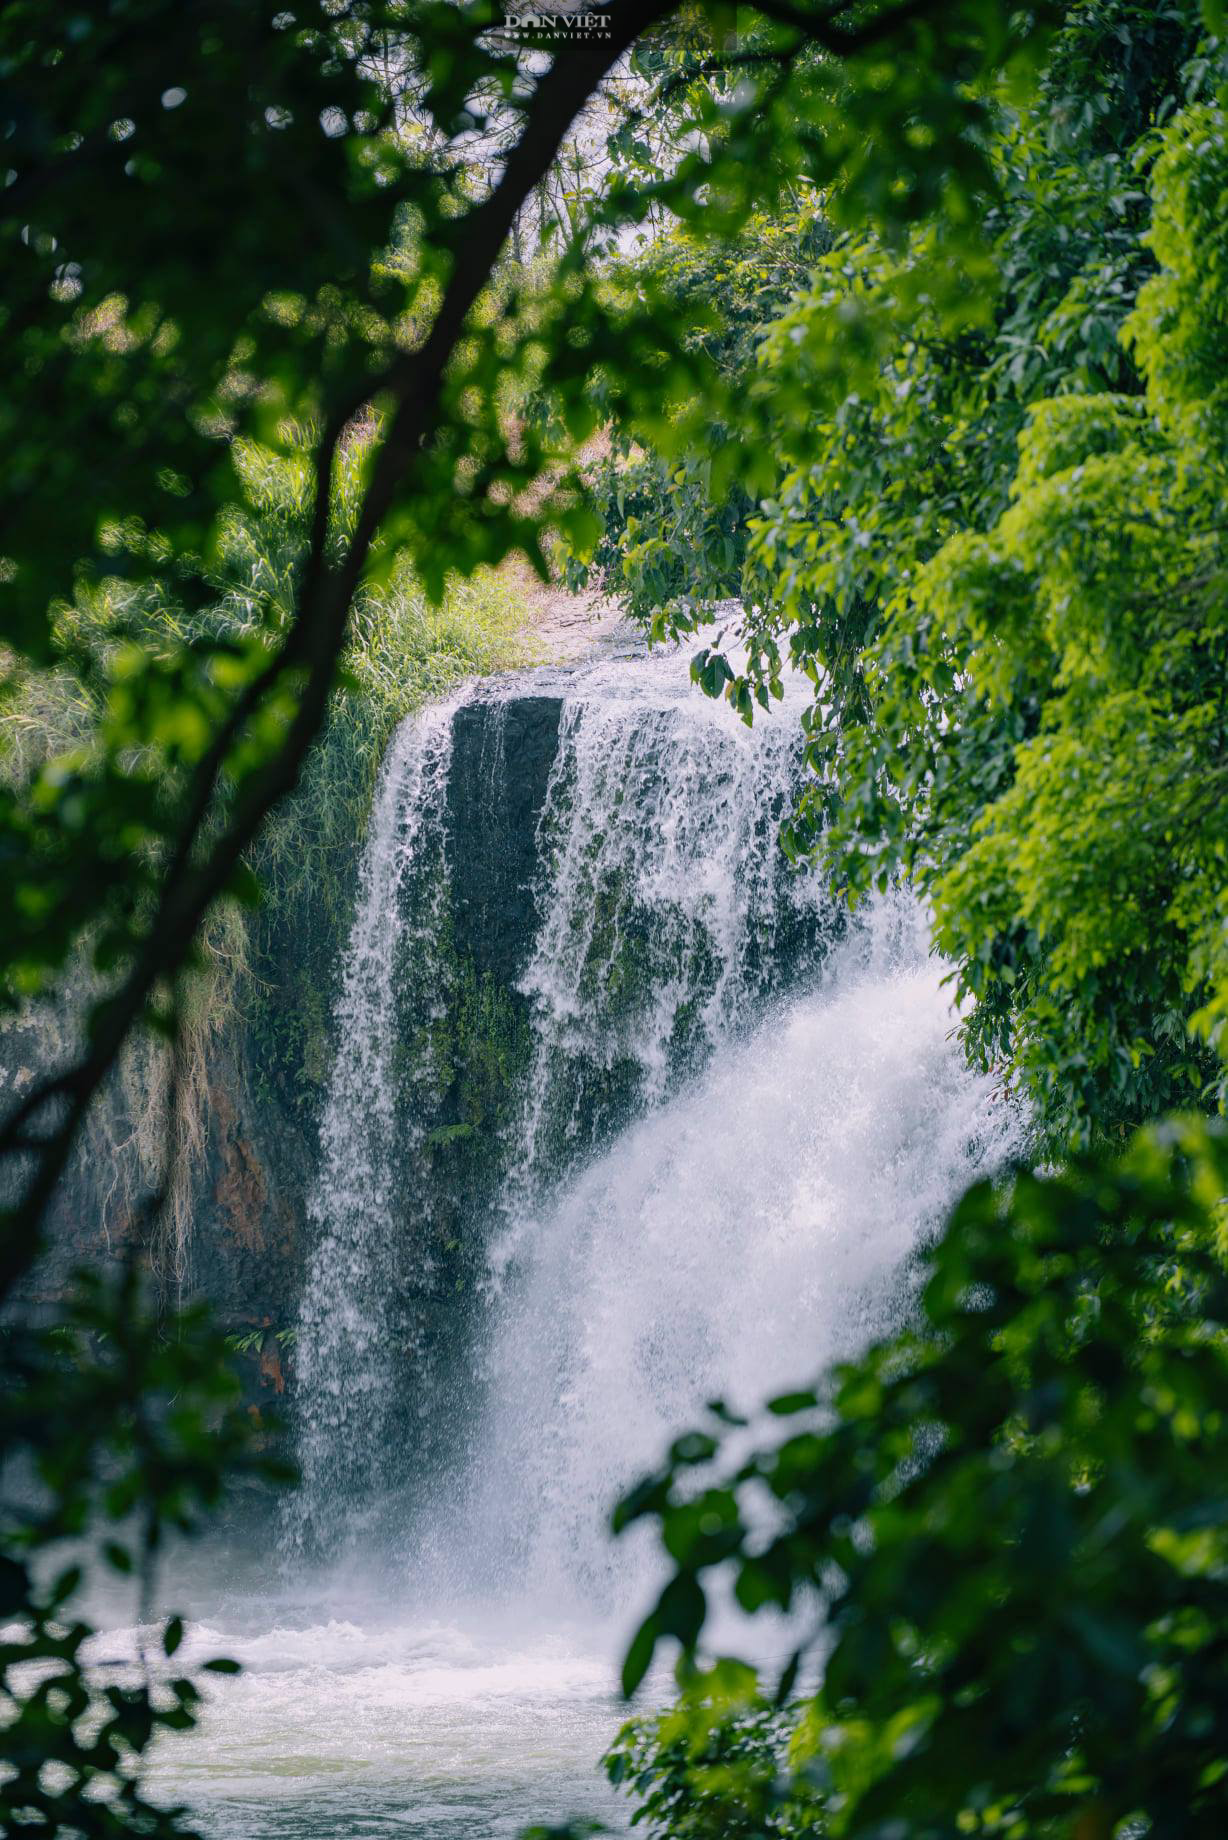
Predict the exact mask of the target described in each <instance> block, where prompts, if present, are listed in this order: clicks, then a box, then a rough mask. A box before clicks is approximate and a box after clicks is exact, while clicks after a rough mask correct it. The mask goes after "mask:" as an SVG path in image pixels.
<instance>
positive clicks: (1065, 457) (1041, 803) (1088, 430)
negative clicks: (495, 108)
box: [606, 0, 1225, 1154]
mask: <svg viewBox="0 0 1228 1840" xmlns="http://www.w3.org/2000/svg"><path fill="white" fill-rule="evenodd" d="M1199 24H1200V15H1199V10H1198V8H1197V7H1195V6H1194V5H1192V4H1189V5H1180V4H1173V5H1162V6H1156V5H1151V4H1141V3H1140V0H1084V3H1082V4H1080V5H1078V6H1075V7H1072V8H1070V9H1068V14H1067V18H1066V21H1065V23H1064V25H1063V28H1062V30H1061V31H1060V32H1059V34H1058V35H1057V36H1056V38H1055V39H1054V40H1053V43H1052V46H1051V49H1050V52H1049V54H1048V56H1047V59H1046V63H1045V67H1044V70H1043V72H1042V76H1041V81H1040V84H1039V86H1038V89H1037V93H1036V95H1035V98H1034V99H1032V100H1026V99H1025V100H1024V101H1023V102H1022V103H1021V102H1020V100H1019V99H1018V98H1017V97H1012V96H1011V94H1010V93H1009V91H1008V89H1007V88H1006V87H1005V86H1003V87H1001V88H1000V89H999V91H998V94H997V98H996V100H997V111H996V115H995V117H994V125H993V131H992V135H991V138H990V141H989V146H988V151H989V157H990V162H991V165H992V169H993V184H992V186H989V187H987V188H986V190H985V191H984V193H983V194H982V196H981V198H980V199H979V200H978V201H977V202H976V204H975V205H974V206H973V207H972V208H973V214H974V217H975V219H976V223H977V225H978V228H979V230H980V231H981V240H980V242H979V243H978V242H977V241H976V240H975V239H972V240H969V239H967V238H964V239H960V238H957V237H955V236H953V234H952V231H951V227H950V225H949V223H948V222H946V221H944V220H943V219H942V218H940V217H937V216H934V217H930V218H928V219H925V220H923V221H922V222H921V223H920V224H919V226H918V227H917V228H916V229H915V230H914V231H913V232H912V233H911V234H910V235H909V236H908V237H907V238H906V239H905V240H904V241H903V242H901V240H900V238H899V237H895V238H892V237H890V236H884V235H883V234H882V233H881V231H879V230H877V229H876V228H874V227H873V226H871V227H869V228H866V227H865V226H858V227H854V228H850V229H849V230H848V231H847V232H845V233H844V234H843V235H841V236H839V237H838V239H837V240H836V241H835V243H834V245H833V246H832V248H831V249H830V251H829V252H828V253H827V254H825V255H823V256H822V257H821V258H820V260H819V261H818V263H817V268H816V273H815V277H814V280H813V282H812V283H811V284H810V285H809V286H808V287H807V288H806V289H804V290H802V291H801V292H799V293H798V294H797V295H796V296H795V298H794V299H793V300H792V301H791V302H790V304H789V306H788V308H787V310H786V311H785V312H784V313H783V314H778V316H777V317H776V319H775V320H774V322H773V323H772V324H771V325H770V326H769V327H768V329H767V330H766V332H765V334H764V336H763V337H762V338H761V340H760V341H759V350H758V362H757V364H756V365H755V366H754V367H746V366H743V369H742V385H741V390H740V403H741V416H740V420H739V423H738V426H739V428H740V430H741V432H742V436H743V439H745V440H746V441H748V442H750V443H751V444H752V447H753V450H754V451H755V452H756V453H757V454H758V455H760V456H762V455H763V454H764V453H767V454H769V455H770V456H771V458H772V461H773V463H774V465H775V469H776V472H775V479H774V480H773V482H772V484H771V485H770V486H768V487H767V488H765V489H764V490H763V492H762V494H761V503H760V506H759V509H758V511H757V513H754V514H752V515H750V516H749V517H748V518H747V519H746V520H745V527H744V528H743V529H741V530H739V529H737V528H735V529H734V531H733V532H732V533H731V535H730V536H729V537H728V539H727V540H728V541H729V543H730V544H731V547H732V549H733V551H734V553H735V554H736V553H737V551H738V550H739V549H741V548H743V547H744V550H745V562H744V564H743V567H742V581H741V593H742V612H741V614H740V616H738V617H737V618H735V619H733V620H732V621H730V620H729V618H728V615H727V613H726V611H724V610H721V609H714V608H713V607H712V605H711V601H712V599H713V598H716V597H719V596H720V595H722V594H725V593H728V592H729V590H730V588H731V587H732V586H733V581H732V577H731V574H730V571H729V568H728V567H727V566H725V567H724V568H723V569H722V565H721V559H720V558H719V556H717V555H716V554H715V553H714V545H713V544H712V543H711V542H709V543H707V545H706V547H705V544H704V542H703V541H702V540H699V541H697V537H699V536H700V535H701V533H703V531H704V530H705V519H704V516H703V515H702V514H699V513H696V512H694V511H690V510H688V511H686V512H684V513H683V514H681V515H680V511H679V507H680V505H683V504H685V503H686V501H687V496H688V494H690V493H694V492H696V491H697V490H702V487H701V486H697V484H696V480H697V477H698V473H699V468H700V466H701V464H702V463H703V462H704V460H705V459H706V454H705V451H704V450H698V451H697V452H695V453H693V454H691V455H690V456H689V458H688V459H687V461H686V462H685V463H684V464H682V465H679V464H678V463H676V462H671V467H670V472H669V476H668V478H669V483H668V484H667V485H666V486H665V487H664V488H663V489H662V491H661V492H660V494H659V495H658V499H657V501H656V502H655V503H654V504H653V505H652V506H650V507H646V506H644V505H643V504H637V506H636V513H635V521H634V523H630V522H629V521H626V520H624V521H623V523H622V525H621V527H620V528H616V529H614V530H612V532H611V533H610V534H609V535H608V536H607V539H606V544H607V553H608V552H609V550H610V548H612V547H614V546H617V548H618V549H619V550H620V551H621V556H622V565H623V568H624V571H625V572H626V574H627V576H628V578H629V580H630V582H631V584H632V588H633V592H634V591H635V590H636V584H637V583H638V581H639V579H640V576H641V575H642V574H644V575H646V574H647V573H648V571H649V570H651V571H652V579H653V580H654V582H655V583H658V584H663V583H666V582H667V581H668V571H667V569H666V568H665V566H664V565H663V563H662V561H661V549H662V546H663V545H664V546H666V547H667V548H668V547H669V545H670V544H671V542H672V541H673V533H674V532H675V531H676V532H678V533H679V537H680V539H681V540H683V541H685V542H686V543H689V544H692V545H693V546H694V549H695V554H696V563H697V566H696V568H695V570H694V572H693V575H692V583H693V585H692V587H691V588H690V590H689V591H688V593H687V594H685V595H676V596H675V598H674V599H673V600H672V601H671V602H668V603H667V604H666V606H665V607H664V608H663V609H662V610H661V611H660V612H659V613H658V614H657V616H656V621H655V625H656V630H658V631H665V630H673V631H682V632H691V631H694V630H695V629H696V628H697V627H700V626H702V625H704V624H706V623H711V622H712V621H713V620H714V619H717V620H719V621H721V622H722V623H724V624H725V626H726V634H725V635H721V634H718V635H717V639H716V643H715V644H713V645H711V646H709V647H705V648H704V649H703V650H701V651H700V653H699V654H698V655H697V657H696V660H695V665H694V671H695V675H696V677H697V679H698V681H699V682H700V683H701V684H702V686H703V688H704V689H706V690H707V691H708V692H709V693H710V694H717V695H721V694H723V695H725V696H726V697H728V698H729V700H730V701H731V702H733V703H734V705H735V706H736V707H737V708H738V709H739V710H740V711H741V713H742V714H743V715H744V717H745V718H746V719H747V720H750V719H752V717H753V713H754V710H755V707H756V704H759V705H762V706H764V707H767V706H769V705H770V702H771V699H772V697H773V696H774V695H775V694H776V692H777V690H778V687H779V678H780V672H781V669H782V667H783V665H784V663H785V662H786V661H788V662H791V663H792V664H793V665H794V666H795V667H796V668H800V669H802V670H804V671H807V672H809V673H810V674H811V675H812V676H813V677H814V678H815V681H816V685H817V689H816V703H815V708H814V710H813V712H812V715H811V718H810V720H809V724H808V728H809V744H808V754H809V759H810V763H811V766H812V768H813V770H814V781H813V783H812V785H811V787H810V789H809V791H808V793H807V795H806V797H805V798H804V800H803V804H802V808H801V810H800V812H799V813H798V815H797V822H796V824H795V825H794V827H793V828H792V831H791V833H790V835H789V838H788V841H789V844H790V846H791V847H792V848H793V849H794V850H795V851H796V852H797V853H798V854H799V855H810V856H814V857H816V858H818V859H819V860H820V861H821V862H822V863H823V864H824V865H825V867H826V868H827V869H828V871H829V872H830V873H832V874H834V876H835V877H836V879H837V881H838V882H840V883H843V884H844V885H845V886H846V887H847V888H848V890H849V892H850V895H851V897H853V898H858V897H859V896H860V895H862V894H863V893H865V892H866V891H867V890H869V889H870V888H872V887H873V886H875V885H879V886H882V885H885V883H886V882H887V881H888V880H890V879H892V878H893V877H895V876H896V875H898V874H904V875H907V876H908V877H910V878H911V879H912V880H913V881H914V883H915V884H916V885H917V886H918V887H919V888H920V889H921V890H922V892H923V893H925V894H926V895H927V896H928V897H929V898H930V900H931V901H932V903H933V905H934V908H935V910H936V915H937V919H938V937H939V941H940V943H941V944H942V946H943V948H944V949H945V950H946V951H947V952H948V953H949V954H950V955H951V956H952V957H953V958H954V959H955V961H956V964H957V965H958V967H959V977H960V984H961V987H962V990H963V991H964V993H965V994H967V995H970V996H972V997H974V998H975V999H976V1003H975V1008H974V1009H973V1010H972V1011H971V1014H970V1017H969V1020H968V1023H967V1029H966V1039H967V1042H968V1045H969V1047H970V1049H971V1051H972V1053H973V1054H974V1056H975V1057H976V1058H978V1059H979V1060H980V1061H982V1062H983V1063H985V1064H987V1065H990V1066H993V1067H998V1068H1002V1069H1004V1070H1006V1071H1007V1072H1009V1074H1010V1075H1011V1076H1012V1077H1013V1078H1014V1079H1015V1081H1016V1082H1017V1083H1018V1084H1019V1085H1020V1086H1021V1088H1022V1089H1023V1090H1024V1091H1025V1092H1026V1094H1027V1097H1028V1099H1029V1101H1030V1103H1031V1106H1032V1110H1033V1116H1034V1117H1035V1119H1036V1122H1037V1127H1038V1133H1039V1136H1040V1137H1041V1139H1042V1141H1043V1142H1044V1143H1045V1145H1046V1146H1047V1147H1048V1148H1050V1149H1051V1150H1053V1151H1054V1152H1055V1153H1058V1154H1060V1153H1061V1152H1062V1150H1063V1149H1064V1148H1065V1147H1067V1146H1068V1145H1070V1144H1071V1143H1075V1144H1080V1143H1087V1142H1089V1141H1093V1140H1095V1139H1097V1138H1103V1137H1105V1136H1112V1135H1115V1134H1119V1133H1121V1132H1123V1131H1125V1130H1127V1129H1128V1128H1129V1127H1130V1126H1131V1125H1133V1124H1135V1123H1137V1122H1139V1121H1140V1120H1142V1119H1145V1118H1148V1117H1152V1116H1155V1115H1157V1114H1158V1113H1160V1112H1162V1111H1163V1110H1164V1109H1165V1108H1166V1107H1169V1106H1173V1105H1184V1104H1189V1103H1191V1102H1197V1101H1198V1100H1199V1099H1202V1100H1203V1102H1206V1103H1209V1102H1212V1101H1213V1100H1214V1097H1215V1092H1216V1090H1217V1082H1218V1077H1219V1068H1220V1067H1221V1065H1222V1063H1221V1061H1220V1059H1219V1057H1218V1056H1217V1054H1216V1053H1215V1051H1214V1041H1213V1039H1212V1038H1213V1036H1214V1034H1215V1031H1216V1030H1217V1028H1218V1027H1219V1026H1220V1023H1221V1020H1222V1013H1223V990H1224V985H1223V975H1224V974H1223V967H1222V960H1221V958H1220V951H1221V944H1222V936H1223V934H1222V929H1223V906H1222V902H1223V873H1222V858H1221V855H1220V851H1221V848H1222V826H1221V824H1220V822H1219V818H1218V812H1219V810H1220V808H1221V803H1220V800H1219V798H1218V795H1217V788H1218V787H1219V784H1220V780H1221V777H1222V771H1223V746H1224V741H1223V729H1222V725H1221V722H1220V720H1219V713H1218V705H1219V703H1220V700H1221V699H1220V697H1219V693H1218V688H1217V686H1218V685H1219V684H1220V683H1221V682H1222V677H1223V671H1224V658H1223V652H1222V630H1221V628H1222V622H1221V620H1220V616H1219V607H1220V603H1221V601H1222V598H1223V583H1222V576H1221V570H1222V561H1221V559H1220V555H1219V547H1218V537H1217V536H1216V534H1215V533H1216V531H1217V529H1218V528H1219V525H1220V523H1221V522H1222V520H1221V518H1220V513H1219V506H1220V502H1221V499H1222V496H1223V483H1222V467H1221V461H1220V454H1219V443H1218V437H1217V436H1216V434H1215V432H1214V425H1213V424H1214V418H1215V415H1216V405H1217V403H1218V393H1219V391H1220V389H1221V388H1222V383H1221V381H1220V379H1219V376H1218V374H1217V373H1216V371H1215V362H1216V360H1217V358H1218V356H1219V340H1220V333H1219V311H1218V307H1217V305H1216V302H1215V295H1214V292H1213V285H1214V279H1215V278H1216V277H1217V276H1218V272H1219V262H1220V255H1219V252H1220V251H1221V250H1222V249H1223V247H1224V240H1225V226H1224V224H1223V222H1222V220H1221V219H1220V218H1219V217H1218V216H1217V214H1216V213H1217V209H1218V206H1217V204H1216V202H1215V201H1216V200H1217V199H1218V198H1219V196H1220V193H1219V191H1217V187H1219V186H1220V183H1221V175H1220V170H1219V159H1220V155H1219V147H1220V144H1221V141H1222V126H1221V123H1220V103H1219V101H1218V100H1216V99H1215V98H1216V97H1217V96H1218V95H1219V89H1218V88H1217V86H1221V85H1222V83H1223V54H1222V49H1221V47H1220V45H1219V43H1218V41H1215V40H1210V41H1207V43H1206V44H1205V45H1204V46H1203V47H1202V48H1201V49H1199V46H1198V34H1199ZM834 205H839V206H840V209H841V210H842V209H843V206H842V205H841V204H840V199H839V195H838V194H837V196H836V198H835V199H834V200H833V205H829V207H828V208H829V210H832V209H833V206H834ZM653 261H654V262H655V263H656V264H657V265H659V264H660V262H661V257H660V256H659V255H654V257H653ZM1157 267H1159V270H1160V273H1159V274H1157ZM1196 270H1198V273H1197V274H1196V273H1195V271H1196ZM1183 353H1184V354H1187V355H1186V356H1184V357H1183V356H1182V354H1183ZM1196 354H1197V355H1196ZM1200 392H1201V394H1200ZM634 438H639V439H641V440H642V439H644V438H645V437H644V436H637V435H636V431H635V430H634V429H625V430H624V431H623V434H622V439H623V441H624V443H625V442H626V441H628V440H629V439H634ZM715 471H716V469H713V472H714V473H715ZM642 474H643V463H642V462H641V463H640V476H642ZM633 477H634V476H633ZM712 499H713V503H712V508H711V510H710V511H709V513H708V514H707V526H708V527H711V528H717V529H720V531H721V535H722V538H723V539H724V538H725V531H724V522H725V521H727V519H728V516H729V512H730V501H729V497H728V494H727V492H725V490H724V488H723V487H722V488H721V490H720V491H716V490H714V491H713V494H712ZM733 511H734V517H735V524H736V517H737V513H738V508H737V507H736V506H735V507H733ZM680 562H681V558H678V559H677V561H676V564H675V566H678V565H680ZM705 597H706V604H705ZM730 628H732V630H730ZM726 636H728V637H730V638H733V639H735V640H736V641H737V642H738V643H739V645H740V646H741V647H742V648H743V649H744V658H743V659H739V658H738V657H736V656H735V655H733V654H732V653H731V652H730V651H729V649H728V647H727V646H725V645H724V643H723V639H724V637H726ZM1140 805H1143V806H1147V807H1150V808H1151V810H1149V811H1148V814H1147V815H1146V816H1145V817H1144V818H1143V821H1142V822H1141V823H1136V822H1134V814H1135V813H1136V812H1137V811H1138V808H1139V806H1140Z"/></svg>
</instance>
